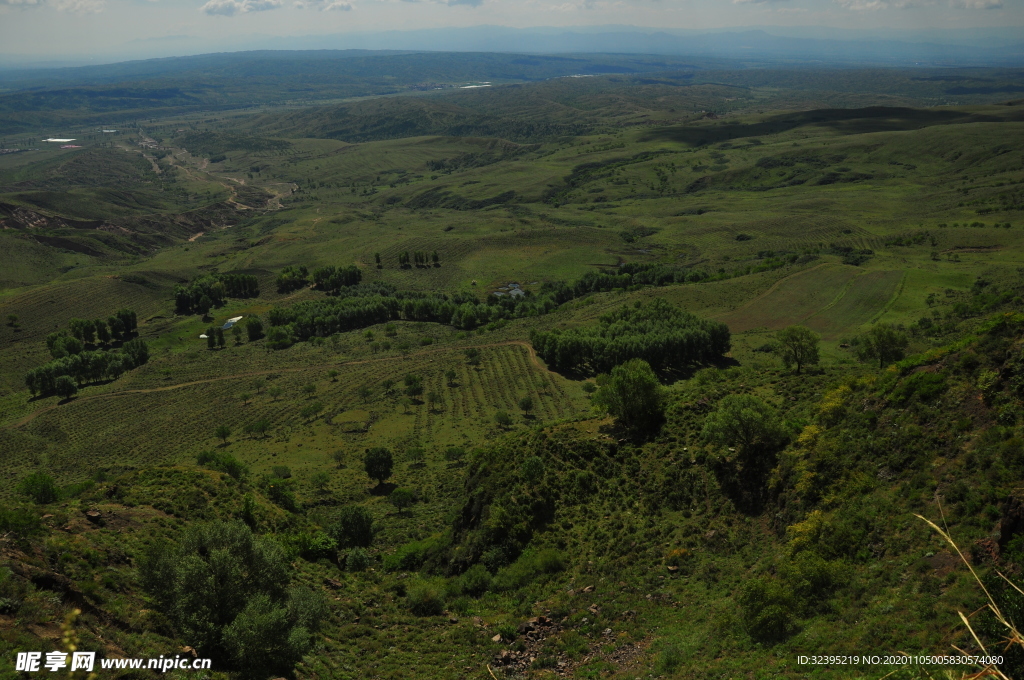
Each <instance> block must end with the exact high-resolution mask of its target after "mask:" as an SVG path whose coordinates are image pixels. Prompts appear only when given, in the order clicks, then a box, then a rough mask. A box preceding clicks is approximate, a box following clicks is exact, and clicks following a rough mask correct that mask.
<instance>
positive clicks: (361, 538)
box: [327, 505, 374, 549]
mask: <svg viewBox="0 0 1024 680" xmlns="http://www.w3.org/2000/svg"><path fill="white" fill-rule="evenodd" d="M327 533H328V535H330V537H331V538H333V539H334V540H335V541H336V542H337V543H338V547H339V548H343V549H347V548H369V547H370V544H372V543H373V534H374V530H373V517H372V516H371V515H370V512H369V511H368V510H367V509H366V508H364V507H362V506H360V505H349V506H346V507H344V508H342V509H341V510H340V511H339V512H338V515H337V517H336V518H335V520H334V522H333V523H331V524H330V525H329V526H328V527H327Z"/></svg>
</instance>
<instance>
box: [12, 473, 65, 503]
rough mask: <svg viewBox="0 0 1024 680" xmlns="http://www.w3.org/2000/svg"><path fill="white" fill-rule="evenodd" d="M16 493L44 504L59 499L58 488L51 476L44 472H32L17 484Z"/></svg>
mask: <svg viewBox="0 0 1024 680" xmlns="http://www.w3.org/2000/svg"><path fill="white" fill-rule="evenodd" d="M18 493H21V494H24V495H26V496H28V497H29V498H31V499H32V500H33V501H35V502H36V503H39V504H40V505H44V504H46V503H53V502H55V501H57V500H59V499H60V489H58V488H57V484H56V482H54V481H53V477H51V476H50V475H48V474H46V473H45V472H33V473H32V474H30V475H29V476H28V477H26V478H25V479H23V480H21V482H20V483H19V484H18Z"/></svg>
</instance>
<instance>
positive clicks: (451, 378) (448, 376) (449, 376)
mask: <svg viewBox="0 0 1024 680" xmlns="http://www.w3.org/2000/svg"><path fill="white" fill-rule="evenodd" d="M457 377H458V374H457V373H456V372H455V371H454V370H453V369H450V368H449V369H448V370H447V371H445V372H444V378H445V380H447V381H448V387H455V379H456V378H457Z"/></svg>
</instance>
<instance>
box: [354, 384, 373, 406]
mask: <svg viewBox="0 0 1024 680" xmlns="http://www.w3.org/2000/svg"><path fill="white" fill-rule="evenodd" d="M357 393H358V394H359V398H360V399H362V400H363V403H364V404H365V403H366V402H368V401H369V400H370V396H371V395H372V394H373V390H371V389H370V388H369V387H367V386H366V385H363V386H362V387H360V388H359V390H358V391H357Z"/></svg>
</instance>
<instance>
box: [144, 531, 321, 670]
mask: <svg viewBox="0 0 1024 680" xmlns="http://www.w3.org/2000/svg"><path fill="white" fill-rule="evenodd" d="M138 571H139V580H140V582H141V584H142V586H143V588H144V589H145V590H146V591H147V592H148V593H149V594H150V595H151V596H152V597H153V600H154V601H155V603H156V608H157V609H159V610H161V611H162V612H163V613H164V614H165V615H166V616H167V617H168V619H170V623H171V624H172V625H173V626H174V628H175V630H176V632H177V633H178V634H179V635H181V637H182V638H183V639H184V640H187V641H188V643H189V644H190V645H192V646H193V647H195V648H196V649H197V651H200V652H201V653H203V654H210V653H211V652H213V653H216V652H221V653H223V654H224V655H225V660H226V661H228V664H227V665H229V666H230V667H233V668H234V669H237V670H239V671H241V672H242V675H244V676H245V677H265V676H268V675H278V674H282V673H283V674H287V673H288V672H289V671H290V669H291V667H292V666H293V665H294V664H295V662H296V661H298V660H299V658H301V655H302V654H303V653H304V652H305V651H307V650H308V648H309V643H310V633H311V632H312V631H315V630H316V629H317V627H318V625H319V622H320V620H322V619H323V618H324V617H325V616H326V614H327V608H326V605H325V603H324V602H323V598H322V596H318V595H316V594H314V593H311V592H309V591H305V589H303V588H296V587H292V588H289V587H288V581H289V576H290V567H289V561H288V558H287V556H286V555H285V553H284V551H283V550H282V549H281V547H280V546H279V545H278V544H277V543H276V542H274V541H273V540H272V539H270V538H268V537H264V536H256V535H254V534H253V532H252V530H251V529H250V528H249V527H248V526H246V525H245V524H244V523H242V522H211V523H203V524H193V525H191V526H189V527H188V528H186V529H185V531H184V532H183V533H182V535H181V536H179V538H178V541H177V544H176V545H174V546H172V545H171V544H169V543H161V542H159V541H154V542H152V543H151V544H150V545H149V546H148V547H147V548H146V550H145V552H144V553H143V555H142V556H141V559H140V560H139V562H138ZM303 591H305V592H303Z"/></svg>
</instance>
